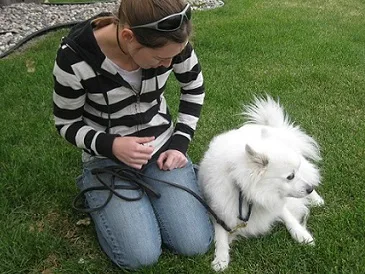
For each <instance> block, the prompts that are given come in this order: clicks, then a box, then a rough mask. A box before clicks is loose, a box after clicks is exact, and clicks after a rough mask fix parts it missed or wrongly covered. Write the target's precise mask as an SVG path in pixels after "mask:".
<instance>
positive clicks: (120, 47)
mask: <svg viewBox="0 0 365 274" xmlns="http://www.w3.org/2000/svg"><path fill="white" fill-rule="evenodd" d="M116 35H117V43H118V47H119V49H120V50H121V51H122V52H123V54H124V55H127V53H126V52H125V51H124V50H123V49H122V46H121V45H120V41H119V22H118V23H117V33H116Z"/></svg>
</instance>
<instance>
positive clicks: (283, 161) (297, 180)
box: [245, 140, 320, 200]
mask: <svg viewBox="0 0 365 274" xmlns="http://www.w3.org/2000/svg"><path fill="white" fill-rule="evenodd" d="M245 153H246V157H247V160H248V164H249V166H250V171H251V173H250V175H251V182H253V183H254V185H252V186H251V187H249V188H252V187H253V188H254V189H255V190H253V191H252V192H251V194H252V195H255V196H256V197H255V200H257V199H263V200H267V199H271V198H272V199H274V198H275V197H280V198H284V197H295V198H302V197H305V196H307V195H308V194H310V193H311V192H312V191H313V189H314V188H315V187H316V186H317V185H318V184H319V182H320V174H319V170H318V168H317V167H316V166H315V165H314V164H312V163H311V162H309V161H308V160H307V159H306V158H305V157H304V156H303V155H302V154H300V153H298V151H297V150H294V149H292V148H291V147H290V146H288V145H287V144H285V143H282V142H278V141H277V140H276V141H270V140H266V141H265V142H259V144H258V143H254V144H253V145H250V144H246V147H245ZM251 190H252V189H251Z"/></svg>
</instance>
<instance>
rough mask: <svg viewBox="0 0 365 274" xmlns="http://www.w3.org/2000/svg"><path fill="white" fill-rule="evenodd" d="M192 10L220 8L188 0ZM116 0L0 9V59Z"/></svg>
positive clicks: (216, 2)
mask: <svg viewBox="0 0 365 274" xmlns="http://www.w3.org/2000/svg"><path fill="white" fill-rule="evenodd" d="M188 2H189V3H190V4H191V5H192V7H193V9H198V10H207V9H212V8H217V7H220V6H222V5H223V2H222V1H221V0H188ZM117 7H118V1H110V2H96V3H93V4H81V5H80V4H76V5H75V4H72V5H71V4H70V5H64V4H62V5H56V4H53V5H52V4H35V3H19V4H12V5H7V6H1V7H0V22H4V23H3V24H0V57H3V56H5V55H6V54H7V53H8V52H10V51H11V50H12V49H14V48H15V47H16V46H17V44H18V43H19V42H20V41H21V40H23V39H24V38H26V37H29V35H32V34H34V33H36V32H37V31H40V30H42V29H44V28H47V27H51V26H56V25H58V24H63V23H71V22H74V21H81V20H85V19H87V18H90V17H92V16H94V15H96V14H98V13H100V12H103V11H114V10H116V9H117Z"/></svg>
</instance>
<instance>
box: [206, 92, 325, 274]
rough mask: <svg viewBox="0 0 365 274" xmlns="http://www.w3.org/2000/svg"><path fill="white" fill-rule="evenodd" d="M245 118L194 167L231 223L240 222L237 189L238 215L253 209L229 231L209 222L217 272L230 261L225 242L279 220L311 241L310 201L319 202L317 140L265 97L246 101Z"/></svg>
mask: <svg viewBox="0 0 365 274" xmlns="http://www.w3.org/2000/svg"><path fill="white" fill-rule="evenodd" d="M243 114H244V115H245V116H246V118H247V122H246V123H245V124H244V125H243V126H242V127H241V128H238V129H234V130H231V131H228V132H226V133H223V134H221V135H218V136H216V137H215V138H214V139H213V140H212V142H211V143H210V145H209V149H208V150H207V152H206V153H205V155H204V157H203V159H202V161H201V163H200V168H199V183H200V187H201V189H202V191H203V194H204V197H205V199H206V201H207V203H208V205H209V206H210V207H211V208H212V209H213V211H214V212H215V213H216V214H217V216H218V217H219V218H220V219H222V220H223V221H224V222H225V223H226V224H227V225H228V226H229V227H230V228H235V227H237V225H239V224H240V223H242V221H241V220H239V219H238V215H239V192H240V190H241V191H242V193H243V195H244V197H245V201H244V202H243V206H242V215H243V216H246V215H247V212H248V203H252V204H253V206H252V213H251V215H250V218H249V220H248V222H247V226H246V227H243V228H239V229H236V230H235V231H234V232H233V233H228V232H227V231H226V230H225V229H223V228H222V226H220V225H219V224H217V223H216V222H214V229H215V258H214V261H213V262H212V266H213V269H214V270H216V271H221V270H224V269H225V268H226V267H227V266H228V264H229V260H230V258H229V244H230V243H231V241H232V240H233V239H234V238H236V236H237V235H241V236H244V237H250V236H259V235H262V234H265V233H267V232H269V231H270V228H271V227H272V226H273V224H274V223H275V222H283V223H284V224H285V226H286V228H287V229H288V231H289V233H290V235H291V236H292V237H293V239H294V240H296V241H297V242H300V243H306V244H311V245H313V244H314V240H313V237H312V235H311V234H310V233H309V231H308V230H307V229H306V220H307V218H308V216H309V208H308V206H309V205H310V204H311V205H322V204H323V203H324V201H323V199H322V198H321V197H320V196H319V195H318V194H317V192H316V191H315V190H314V188H315V187H316V186H318V184H319V183H320V173H319V169H318V168H317V166H316V165H315V162H317V161H319V160H320V151H319V146H318V144H317V143H316V141H315V140H314V139H313V138H312V137H310V136H308V135H307V134H305V133H304V131H302V130H301V129H300V128H299V126H294V125H293V124H292V123H290V121H289V118H288V116H287V115H286V113H285V112H284V110H283V108H282V107H281V106H280V104H279V103H278V102H276V101H274V100H273V99H272V98H271V97H270V96H267V98H255V102H254V103H253V104H251V105H247V106H245V111H244V113H243Z"/></svg>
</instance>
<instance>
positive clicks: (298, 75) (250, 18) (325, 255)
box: [0, 0, 365, 274]
mask: <svg viewBox="0 0 365 274" xmlns="http://www.w3.org/2000/svg"><path fill="white" fill-rule="evenodd" d="M194 24H195V36H194V44H195V49H196V51H197V52H198V54H199V56H200V60H201V63H202V66H203V69H204V78H205V83H206V91H207V93H206V102H205V105H204V108H203V112H202V117H201V120H200V123H199V126H198V130H197V132H196V136H195V139H194V142H193V143H192V145H191V147H190V150H189V154H190V156H191V157H192V158H193V160H194V161H195V162H198V161H199V160H200V159H201V157H202V155H203V153H204V151H205V150H206V148H207V146H208V144H209V141H210V140H211V138H212V137H213V136H214V135H216V134H218V133H220V132H223V131H225V130H228V129H231V128H234V127H237V126H239V125H240V124H241V123H242V120H241V118H240V116H239V115H237V114H239V113H240V112H241V107H242V104H243V103H247V102H250V101H251V99H252V97H253V95H260V94H264V93H269V94H271V95H272V96H274V97H275V98H276V97H279V98H280V102H281V103H282V104H283V105H284V106H285V108H286V110H287V111H288V113H289V114H290V116H291V117H292V119H293V120H294V121H296V122H297V123H298V124H300V125H301V127H302V128H304V129H305V130H306V131H307V132H308V133H310V134H311V135H313V136H314V137H315V138H316V139H317V140H318V142H319V143H320V145H321V148H322V156H323V161H322V163H321V170H322V175H323V185H322V186H321V187H320V188H319V192H320V193H321V194H322V196H323V197H324V199H325V201H326V205H325V207H323V208H315V209H314V210H313V211H312V215H311V218H310V219H309V224H308V225H309V228H310V229H311V230H312V231H313V233H314V236H315V238H316V246H315V247H307V246H302V245H299V244H297V243H295V242H294V241H293V240H292V239H291V238H290V236H289V234H288V233H287V231H286V230H285V228H284V227H283V226H278V227H276V228H275V229H274V231H273V233H272V234H270V235H268V236H265V237H262V238H259V239H249V240H241V241H239V242H235V243H234V245H233V247H232V250H231V258H232V261H231V264H230V267H229V269H228V270H227V271H226V272H225V273H365V248H364V246H365V240H364V238H365V237H364V236H365V228H364V227H365V218H364V212H365V199H364V197H365V187H364V183H365V175H364V174H365V161H364V158H365V134H364V128H365V119H364V117H365V108H364V102H365V92H364V91H365V46H364V45H365V32H364V25H365V2H363V1H360V0H346V1H345V0H227V1H226V3H225V6H224V7H223V8H220V9H216V10H211V11H204V12H195V13H194ZM65 33H66V31H60V32H56V33H52V34H49V35H47V36H46V39H42V40H41V41H39V42H37V43H36V44H35V45H33V46H31V47H30V48H29V49H27V50H25V51H24V52H22V53H20V54H12V55H11V56H9V58H6V59H2V60H0V75H1V81H0V98H1V100H0V117H1V125H0V127H1V130H0V132H1V134H0V144H1V145H0V254H1V256H0V273H14V274H15V273H41V272H42V271H43V273H120V272H121V271H120V270H119V269H118V268H117V267H115V266H114V265H112V263H111V262H109V260H108V259H107V258H106V256H105V255H104V254H103V253H102V252H101V251H100V249H99V246H98V243H97V241H96V237H95V232H94V230H93V228H92V226H89V227H80V226H76V222H77V221H78V220H79V219H81V218H83V217H84V215H82V214H79V213H76V212H74V211H73V210H72V208H71V202H72V199H73V197H74V196H75V195H76V193H77V189H76V187H75V183H74V182H75V178H76V177H77V176H78V174H79V173H80V170H81V165H80V151H79V150H78V149H76V148H74V147H72V146H71V145H69V144H67V143H66V142H65V141H64V140H62V139H61V138H60V137H59V136H58V135H57V134H56V132H55V129H54V126H53V120H52V119H53V118H52V88H53V87H52V85H53V84H52V74H51V73H52V67H53V60H54V57H55V53H56V49H57V47H58V43H59V40H60V38H61V36H62V35H65ZM28 70H30V71H28ZM33 70H34V72H32V71H33ZM168 88H169V89H168V91H167V95H168V100H169V101H170V103H171V105H172V106H171V109H172V110H174V109H175V107H176V104H177V99H178V92H177V86H176V83H175V82H174V81H170V83H169V86H168ZM174 113H176V111H175V112H174ZM139 236H140V237H143V235H139ZM212 259H213V247H212V249H211V250H210V252H209V253H208V254H205V255H202V256H198V257H193V258H186V257H182V256H177V255H173V254H171V253H169V252H168V251H165V252H164V253H163V255H162V257H161V259H160V261H159V263H158V264H157V265H155V266H152V267H148V268H145V269H143V270H141V271H140V272H139V273H212V272H211V268H210V262H211V260H212Z"/></svg>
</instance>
